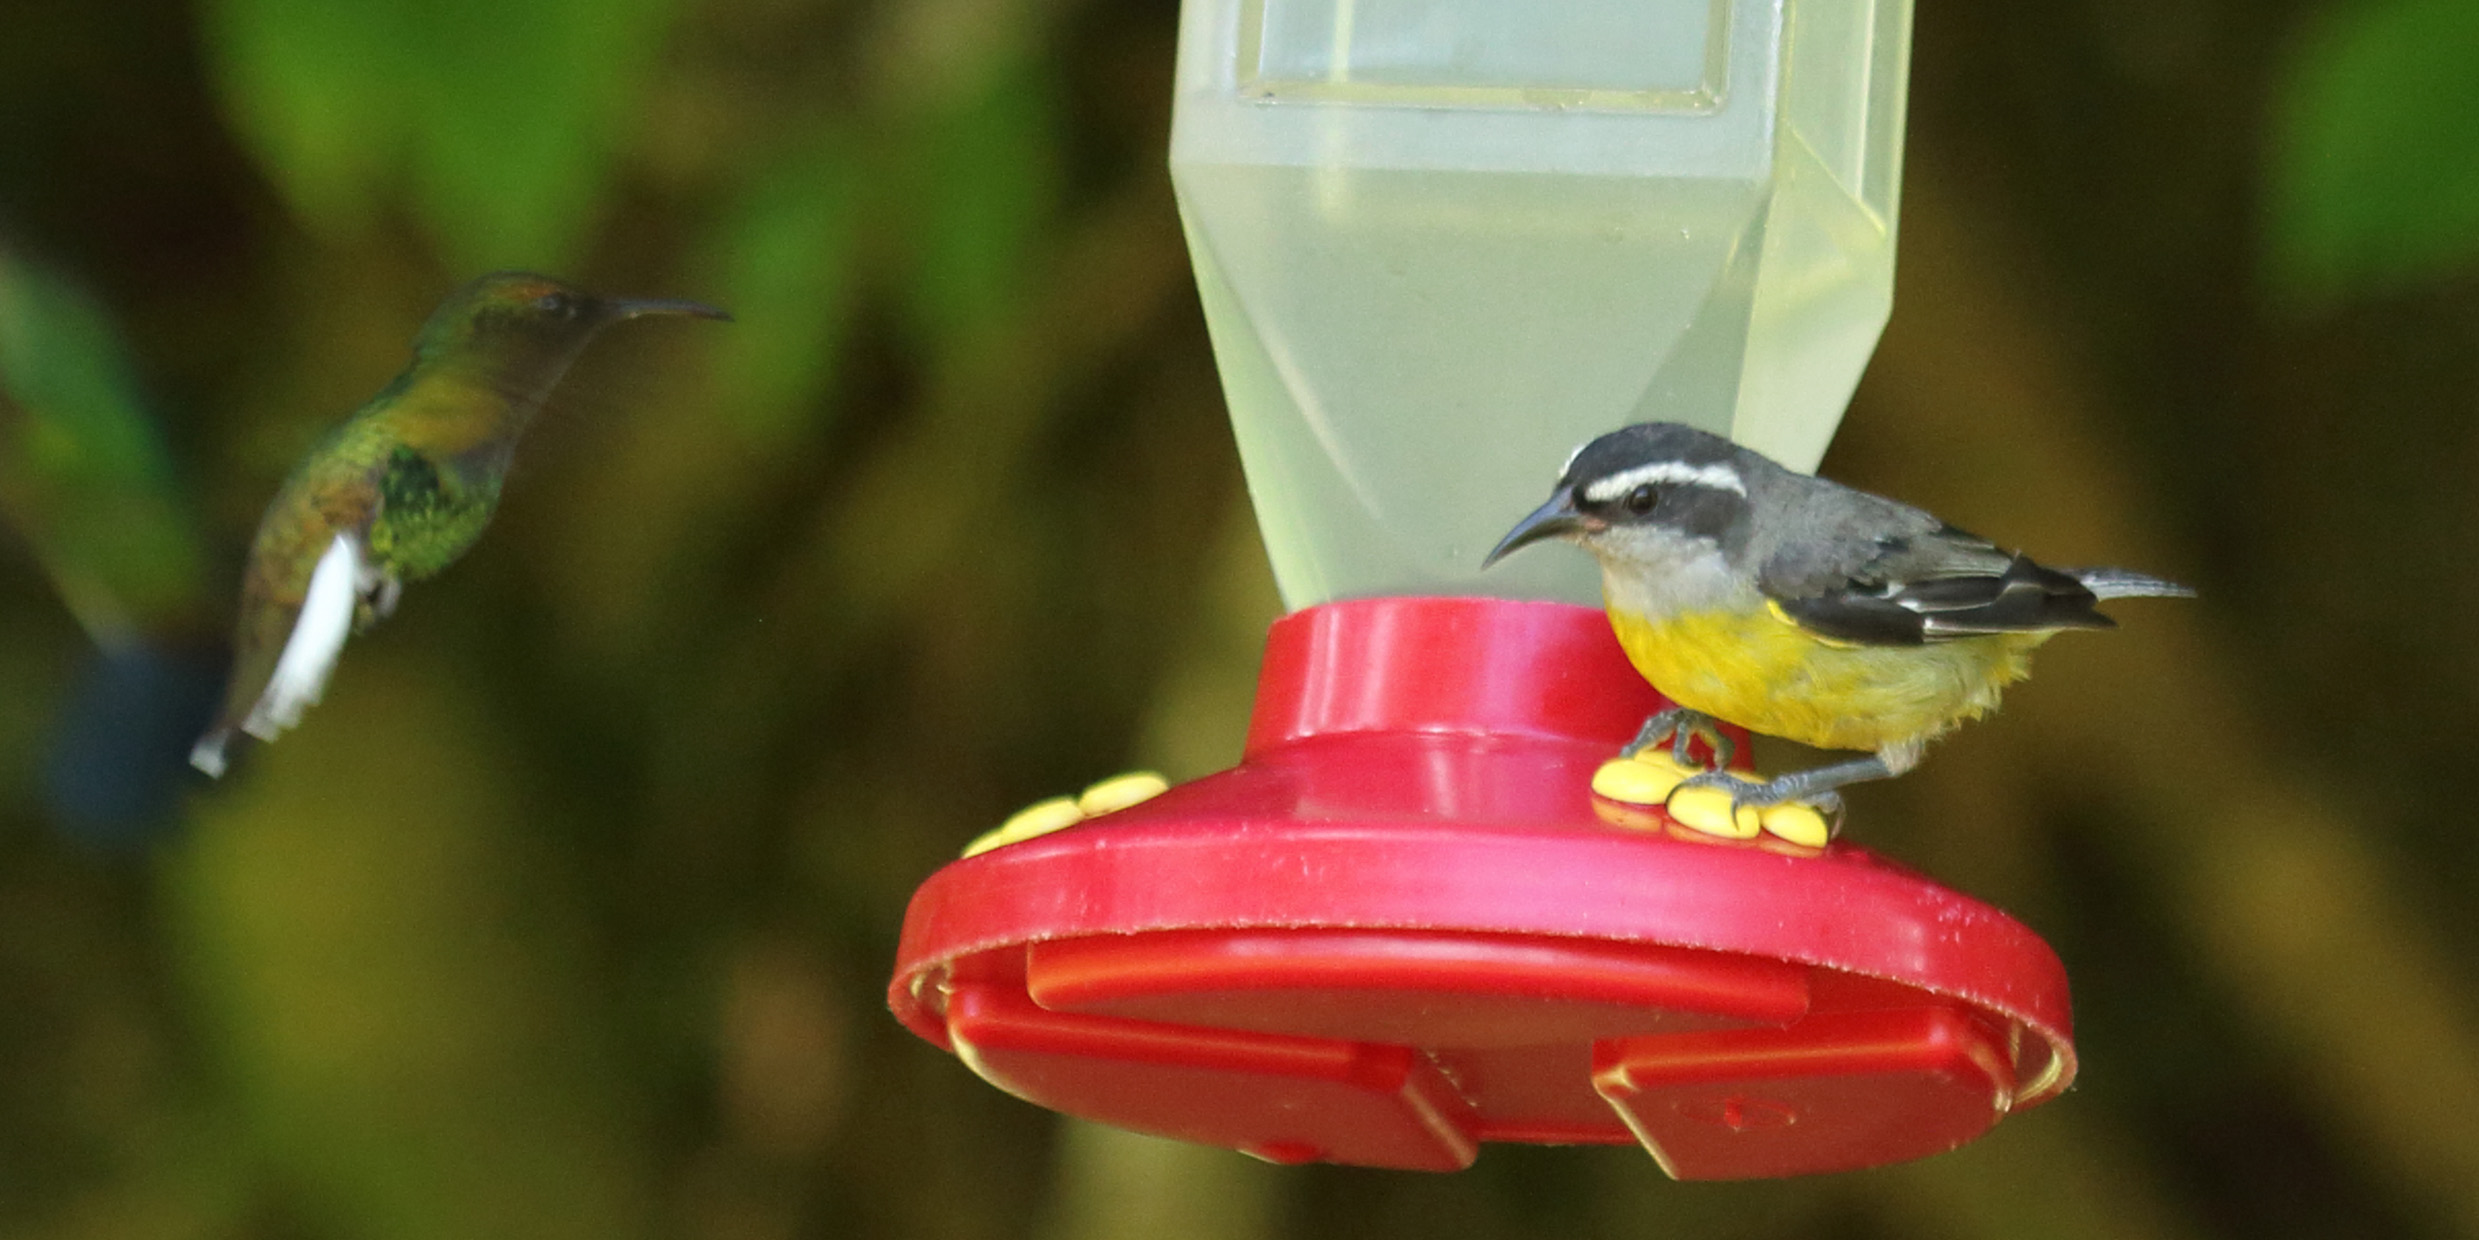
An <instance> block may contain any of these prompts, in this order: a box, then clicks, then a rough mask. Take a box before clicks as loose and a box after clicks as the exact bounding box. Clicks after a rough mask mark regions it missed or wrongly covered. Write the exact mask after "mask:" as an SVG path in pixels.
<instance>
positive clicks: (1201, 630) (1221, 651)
mask: <svg viewBox="0 0 2479 1240" xmlns="http://www.w3.org/2000/svg"><path fill="white" fill-rule="evenodd" d="M1281 611H1282V603H1281V600H1280V599H1279V597H1278V596H1277V595H1276V594H1275V593H1274V575H1273V572H1272V570H1271V569H1269V568H1268V567H1267V565H1266V561H1265V548H1264V546H1263V545H1262V544H1260V543H1259V542H1258V541H1257V523H1256V512H1255V510H1254V509H1252V508H1250V507H1249V505H1248V500H1247V497H1246V496H1245V495H1244V494H1242V495H1236V496H1234V498H1233V501H1232V504H1231V507H1230V510H1229V511H1228V512H1226V513H1225V514H1224V517H1223V533H1222V536H1221V537H1220V538H1219V539H1217V540H1216V542H1215V545H1214V547H1213V549H1212V555H1211V562H1210V563H1209V564H1208V565H1207V566H1206V588H1205V590H1204V592H1203V594H1202V595H1201V597H1200V606H1199V607H1198V608H1197V614H1196V616H1195V617H1194V618H1193V619H1192V620H1191V621H1190V622H1189V624H1188V625H1187V627H1186V632H1187V634H1188V644H1187V648H1186V649H1185V650H1184V651H1182V652H1181V654H1180V656H1179V657H1178V658H1177V659H1176V660H1175V661H1174V662H1173V665H1172V669H1171V671H1170V673H1169V674H1168V675H1166V676H1165V677H1164V678H1163V680H1162V684H1161V687H1160V688H1159V689H1158V690H1157V691H1156V693H1155V695H1154V701H1153V704H1152V706H1151V708H1150V709H1149V710H1148V711H1147V717H1146V720H1145V724H1144V728H1143V732H1142V734H1141V737H1140V739H1139V741H1138V743H1137V755H1136V763H1137V765H1138V766H1140V767H1147V768H1151V769H1154V770H1159V771H1162V772H1164V773H1165V774H1167V775H1169V776H1170V777H1171V778H1173V779H1193V778H1195V777H1197V776H1200V775H1205V774H1209V773H1211V772H1213V771H1215V770H1217V769H1220V768H1222V767H1225V766H1228V765H1230V764H1231V763H1233V762H1236V761H1238V760H1239V751H1240V742H1241V740H1242V739H1243V738H1244V737H1245V736H1246V735H1247V731H1248V708H1249V703H1250V702H1251V700H1252V699H1253V697H1254V695H1255V691H1256V682H1257V664H1258V661H1259V657H1260V655H1261V654H1262V652H1263V649H1264V644H1265V628H1266V625H1267V624H1268V623H1270V622H1271V621H1272V620H1273V618H1274V617H1275V616H1277V615H1279V614H1281ZM1058 1151H1059V1152H1058V1158H1059V1163H1058V1171H1057V1176H1056V1180H1055V1183H1054V1188H1053V1197H1052V1201H1051V1217H1050V1220H1049V1223H1048V1225H1047V1227H1046V1229H1045V1233H1044V1236H1045V1240H1151V1238H1152V1237H1156V1236H1179V1237H1183V1238H1186V1240H1264V1238H1270V1237H1272V1236H1274V1235H1276V1234H1277V1232H1276V1229H1275V1222H1276V1216H1277V1215H1278V1214H1279V1210H1278V1206H1279V1205H1280V1201H1281V1193H1282V1190H1283V1188H1284V1186H1285V1185H1286V1184H1287V1183H1288V1181H1287V1180H1286V1179H1285V1178H1284V1173H1283V1172H1282V1171H1281V1170H1279V1169H1277V1168H1274V1167H1271V1166H1267V1165H1266V1164H1263V1163H1259V1162H1256V1161H1254V1160H1252V1159H1250V1158H1248V1157H1246V1156H1245V1155H1241V1154H1235V1153H1233V1152H1231V1151H1229V1150H1223V1149H1216V1148H1213V1147H1211V1146H1204V1145H1190V1144H1188V1143H1186V1142H1182V1141H1169V1140H1164V1139H1162V1138H1160V1137H1148V1136H1142V1135H1139V1134H1136V1133H1132V1132H1125V1131H1122V1130H1120V1129H1116V1128H1110V1127H1106V1126H1103V1125H1100V1124H1094V1123H1088V1122H1086V1121H1084V1120H1079V1119H1072V1118H1070V1119H1063V1120H1062V1121H1061V1122H1060V1130H1059V1145H1058Z"/></svg>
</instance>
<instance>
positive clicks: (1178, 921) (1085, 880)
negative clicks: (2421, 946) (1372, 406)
mask: <svg viewBox="0 0 2479 1240" xmlns="http://www.w3.org/2000/svg"><path fill="white" fill-rule="evenodd" d="M1663 705H1664V703H1663V702H1662V701H1661V699H1660V698H1659V697H1658V696H1656V695H1655V694H1654V693H1653V692H1652V690H1651V689H1650V688H1649V687H1647V686H1646V685H1645V684H1644V682H1643V680H1642V678H1640V677H1639V676H1637V675H1636V673H1635V672H1634V671H1633V669H1631V668H1629V667H1628V666H1627V663H1626V661H1625V658H1624V656H1623V655H1622V654H1621V653H1620V652H1619V649H1618V645H1617V643H1616V641H1615V640H1614V639H1613V638H1612V637H1611V635H1610V631H1609V626H1608V622H1607V621H1606V620H1605V619H1604V618H1603V616H1602V615H1601V613H1600V612H1598V611H1595V610H1592V609H1588V608H1582V607H1573V606H1568V605H1565V604H1558V603H1532V602H1504V601H1498V600H1491V599H1472V598H1384V599H1369V600H1362V601H1357V602H1344V603H1330V604H1326V605H1324V606H1320V607H1313V608H1309V609H1307V610H1304V611H1301V612H1298V613H1295V614H1293V615H1291V616H1288V617H1285V618H1284V619H1283V620H1281V621H1280V622H1278V623H1277V624H1276V625H1275V626H1274V629H1273V633H1272V635H1271V637H1270V639H1269V641H1268V645H1267V650H1266V659H1265V669H1264V672H1263V675H1262V678H1261V681H1260V684H1259V690H1258V701H1257V707H1256V714H1255V717H1254V719H1253V720H1252V722H1251V725H1250V731H1249V741H1248V747H1247V752H1246V755H1245V757H1244V759H1243V761H1242V762H1241V763H1240V765H1239V766H1237V767H1235V768H1233V769H1231V770H1228V771H1224V772H1222V773H1221V774H1218V775H1212V776H1208V777H1206V778H1204V779H1200V780H1197V781H1195V782H1193V783H1189V784H1185V785H1182V786H1180V787H1177V788H1173V789H1171V790H1170V791H1168V792H1165V793H1163V794H1162V795H1160V796H1158V797H1155V798H1153V799H1152V800H1149V801H1145V802H1143V803H1141V804H1138V805H1136V806H1134V807H1131V808H1128V809H1124V810H1120V811H1118V812H1116V813H1112V814H1108V815H1104V816H1103V817H1100V818H1097V819H1094V820H1092V821H1090V822H1088V823H1086V824H1084V825H1080V826H1077V827H1074V828H1071V829H1068V830H1065V831H1061V832H1058V833H1055V834H1052V835H1047V836H1043V837H1040V838H1037V839H1033V840H1029V841H1026V842H1023V843H1018V844H1013V845H1009V846H1006V847H1002V848H998V849H996V850H994V851H991V852H987V853H983V854H981V855H979V856H975V857H971V858H968V859H966V860H962V861H958V862H955V863H954V864H951V865H949V866H947V867H946V868H945V869H942V870H940V871H939V872H938V873H937V874H935V875H933V876H932V877H931V878H930V880H929V881H928V882H927V883H925V884H923V886H922V887H921V889H920V891H919V892H917V893H915V895H914V897H913V901H912V907H911V909H910V910H909V911H908V913H907V915H906V918H905V923H904V934H903V942H902V945H901V947H900V949H899V951H898V956H897V962H896V973H895V978H894V981H893V983H892V986H891V988H890V991H889V998H890V1002H891V1003H892V1005H893V1007H894V1009H895V1013H896V1015H897V1017H898V1018H899V1019H901V1020H902V1021H903V1022H904V1023H905V1024H906V1025H907V1026H909V1027H910V1028H911V1029H913V1030H914V1031H915V1032H916V1033H919V1034H920V1035H921V1036H922V1037H924V1038H926V1039H928V1040H930V1041H931V1042H933V1043H936V1044H937V1045H939V1046H942V1047H945V1048H948V1049H950V1050H953V1051H954V1052H955V1053H956V1054H958V1055H959V1056H960V1057H962V1058H963V1059H964V1060H965V1062H966V1063H968V1064H969V1065H971V1066H972V1068H973V1070H974V1071H976V1072H978V1073H980V1074H981V1075H982V1076H984V1077H985V1078H987V1079H989V1080H990V1081H991V1082H992V1083H993V1084H996V1085H998V1086H999V1087H1000V1088H1002V1089H1005V1090H1008V1091H1009V1092H1011V1093H1014V1094H1016V1095H1018V1096H1020V1097H1023V1098H1026V1099H1028V1100H1031V1101H1033V1102H1036V1103H1039V1104H1041V1105H1044V1106H1048V1107H1053V1108H1055V1109H1057V1110H1061V1111H1065V1112H1068V1113H1070V1114H1075V1115H1081V1116H1085V1117H1087V1118H1091V1119H1095V1120H1100V1121H1103V1122H1106V1123H1112V1124H1118V1125H1121V1126H1123V1127H1128V1128H1133V1129H1137V1130H1139V1131H1144V1132H1153V1133H1160V1134H1164V1135H1168V1136H1175V1137H1181V1138H1184V1139H1187V1140H1192V1141H1200V1142H1205V1143H1209V1144H1215V1145H1223V1146H1228V1147H1230V1148H1234V1149H1239V1150H1245V1151H1247V1152H1249V1153H1252V1154H1256V1155H1258V1156H1260V1157H1264V1158H1268V1159H1271V1160H1273V1161H1276V1162H1304V1161H1316V1160H1324V1161H1332V1162H1343V1163H1354V1164H1360V1165H1367V1166H1382V1167H1402V1168H1411V1169H1420V1170H1437V1171H1445V1170H1454V1169H1458V1168H1461V1167H1464V1166H1467V1165H1469V1164H1470V1163H1471V1161H1472V1159H1473V1158H1474V1157H1475V1156H1476V1155H1477V1153H1478V1150H1479V1147H1480V1145H1481V1144H1482V1143H1484V1142H1489V1141H1524V1142H1536V1143H1611V1144H1616V1143H1629V1142H1636V1143H1641V1144H1642V1145H1643V1146H1644V1147H1645V1148H1646V1149H1648V1150H1649V1151H1651V1152H1652V1154H1653V1156H1654V1157H1655V1158H1656V1159H1657V1160H1658V1161H1659V1162H1660V1164H1661V1166H1662V1168H1663V1169H1664V1170H1666V1171H1668V1172H1669V1173H1670V1174H1671V1175H1673V1176H1676V1177H1678V1178H1681V1179H1736V1178H1747V1177H1756V1176H1780V1175H1797V1174H1803V1173H1808V1172H1819V1171H1836V1170H1844V1169H1849V1168H1855V1167H1865V1166H1872V1165H1877V1164H1881V1163H1888V1162H1895V1161H1899V1160H1902V1159H1906V1158H1915V1157H1920V1156H1922V1155H1926V1154H1932V1153H1937V1152H1939V1151H1942V1150H1947V1149H1951V1148H1953V1147H1955V1146H1958V1145H1961V1144H1963V1143H1964V1142H1967V1141H1970V1140H1972V1139H1973V1138H1975V1137H1978V1136H1979V1135H1980V1134H1981V1133H1983V1132H1985V1131H1987V1130H1988V1128H1989V1127H1990V1126H1992V1125H1993V1124H1995V1123H1996V1122H1997V1121H1998V1120H1999V1119H2000V1118H2001V1117H2003V1116H2004V1115H2005V1114H2006V1113H2007V1112H2008V1111H2010V1110H2013V1109H2019V1108H2021V1107H2025V1106H2029V1105H2032V1104H2035V1103H2038V1102H2041V1101H2045V1100H2046V1099H2048V1098H2050V1097H2053V1096H2054V1095H2055V1094H2056V1093H2058V1092H2059V1091H2060V1090H2062V1089H2064V1088H2065V1086H2066V1085H2067V1083H2068V1082H2069V1081H2070V1080H2071V1079H2072V1077H2073V1075H2074V1052H2073V1046H2072V1043H2071V1041H2070V1040H2069V1017H2068V1000H2067V991H2066V979H2065V974H2064V971H2063V969H2062V968H2061V967H2060V966H2059V964H2058V961H2057V957H2056V956H2055V954H2053V953H2052V952H2050V950H2049V949H2048V947H2047V945H2046V944H2044V943H2042V942H2041V941H2040V940H2039V939H2038V938H2037V937H2035V936H2034V935H2033V934H2032V933H2031V932H2030V931H2029V930H2027V929H2025V928H2024V927H2023V926H2022V925H2020V924H2019V923H2017V922H2015V921H2014V920H2012V919H2011V918H2009V917H2007V916H2006V915H2005V914H2003V913H2001V912H1999V911H1997V910H1996V909H1993V908H1991V907H1989V906H1987V905H1985V904H1982V903H1980V902H1978V901H1975V900H1972V899H1970V898H1968V897H1966V896H1962V895H1959V894H1957V893H1955V892H1953V891H1949V890H1947V889H1945V888H1943V887H1940V886H1937V885H1936V884H1934V883H1931V882H1928V881H1927V880H1925V879H1922V878H1920V877H1918V876H1916V875H1913V874H1910V873H1908V872H1906V871H1903V870H1901V869H1899V868H1897V867H1895V866H1892V865H1890V864H1888V863H1886V862H1883V861H1880V860H1878V859H1876V858H1874V857H1871V856H1869V855H1868V854H1867V853H1865V852H1864V851H1862V850H1860V849H1858V848H1855V847H1851V846H1849V845H1844V844H1835V845H1833V846H1830V847H1828V848H1826V849H1824V850H1821V851H1819V850H1813V849H1801V848H1797V847H1794V846H1790V845H1786V844H1782V843H1780V842H1779V841H1773V842H1769V843H1758V842H1754V841H1749V842H1737V841H1722V840H1714V839H1712V838H1710V837H1705V836H1698V835H1692V834H1685V833H1680V832H1677V831H1675V830H1674V829H1669V828H1668V827H1667V824H1666V821H1665V820H1664V819H1663V817H1662V815H1661V814H1660V813H1659V812H1658V811H1653V810H1642V809H1634V808H1629V807H1622V806H1618V805H1615V804H1613V803H1611V802H1608V801H1604V800H1601V799H1599V798H1596V797H1594V796H1593V795H1592V793H1591V791H1590V781H1591V778H1592V773H1593V770H1594V768H1595V767H1596V766H1598V765H1599V764H1600V763H1601V762H1602V761H1603V760H1605V759H1607V758H1608V757H1609V756H1610V755H1611V754H1612V753H1613V752H1614V751H1615V750H1616V748H1617V747H1618V746H1619V745H1621V744H1623V743H1625V742H1626V740H1627V739H1628V738H1629V737H1631V736H1632V735H1633V734H1634V732H1635V729H1636V727H1637V726H1638V725H1639V724H1641V723H1642V721H1643V719H1644V717H1645V716H1646V715H1648V714H1650V713H1652V712H1653V711H1655V710H1657V709H1659V708H1660V707H1661V706H1663Z"/></svg>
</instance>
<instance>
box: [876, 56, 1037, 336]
mask: <svg viewBox="0 0 2479 1240" xmlns="http://www.w3.org/2000/svg"><path fill="white" fill-rule="evenodd" d="M1055 96H1056V87H1055V84H1054V83H1053V81H1052V80H1051V72H1050V70H1049V68H1048V67H1047V66H1046V65H1045V64H1044V63H1043V62H1041V61H1037V60H1026V61H1022V62H1018V63H1016V64H1013V65H1010V66H1008V67H1007V68H1004V69H1002V70H1000V71H998V72H996V73H993V74H992V75H991V76H990V79H989V81H988V82H987V83H986V84H984V85H983V86H982V87H981V89H979V90H977V91H973V92H970V93H968V94H966V95H964V96H963V97H961V98H958V99H956V100H953V101H951V102H950V103H949V104H948V105H947V106H946V107H945V108H944V109H942V110H940V111H939V112H938V113H937V114H936V115H934V116H932V117H931V118H930V120H929V123H928V126H927V132H925V133H924V134H923V135H922V137H921V140H920V146H919V151H920V158H921V159H922V161H923V162H922V164H921V166H920V170H919V177H920V180H919V189H920V192H921V194H922V196H923V201H922V203H921V211H920V215H919V217H918V218H917V219H915V220H914V221H913V223H912V227H913V244H914V247H915V249H914V253H915V256H916V261H917V263H918V269H917V271H916V272H915V277H914V279H913V281H912V283H911V287H910V292H911V294H912V297H913V306H912V309H913V312H914V316H915V318H916V319H917V320H918V321H919V323H920V324H921V326H922V327H923V329H924V330H925V331H926V332H927V333H928V334H929V335H930V336H931V338H932V339H939V340H943V339H948V338H952V337H954V336H957V335H961V334H965V333H969V332H970V331H972V330H973V329H975V328H978V327H980V326H981V325H983V324H984V323H987V322H988V321H989V320H990V318H991V317H992V316H993V315H994V314H996V313H998V312H1000V311H1003V310H1005V309H1006V308H1007V307H1009V306H1010V305H1012V304H1013V303H1014V302H1015V301H1016V299H1017V298H1019V297H1021V296H1022V295H1023V293H1024V291H1025V289H1026V287H1027V286H1028V285H1029V283H1030V281H1031V276H1032V267H1033V262H1032V260H1033V255H1034V252H1035V249H1036V247H1037V245H1038V243H1039V242H1040V240H1041V238H1042V234H1043V232H1044V231H1045V230H1046V229H1047V228H1048V226H1049V225H1050V223H1051V218H1052V215H1053V213H1054V212H1055V210H1056V208H1057V206H1058V199H1059V189H1060V181H1061V168H1060V123H1059V116H1058V106H1057V101H1056V98H1055Z"/></svg>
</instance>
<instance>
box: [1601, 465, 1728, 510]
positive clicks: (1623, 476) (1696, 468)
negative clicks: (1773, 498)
mask: <svg viewBox="0 0 2479 1240" xmlns="http://www.w3.org/2000/svg"><path fill="white" fill-rule="evenodd" d="M1648 482H1651V483H1667V484H1669V485H1671V486H1689V487H1710V488H1712V489H1713V490H1716V491H1736V492H1738V493H1739V494H1740V495H1745V494H1747V483H1746V482H1745V481H1743V480H1741V479H1740V477H1739V471H1738V470H1735V469H1732V468H1731V467H1729V466H1728V465H1724V464H1721V463H1719V462H1715V463H1714V464H1711V465H1690V464H1688V463H1687V462H1685V461H1655V462H1653V463H1652V464H1650V465H1638V466H1636V467H1635V468H1633V469H1626V470H1620V471H1619V472H1617V473H1614V474H1611V475H1610V476H1609V477H1607V478H1603V479H1602V480H1600V481H1599V482H1596V483H1593V484H1592V485H1591V486H1588V487H1585V488H1584V498H1585V499H1587V500H1590V501H1591V502H1593V503H1596V504H1606V503H1608V502H1610V501H1611V500H1614V499H1617V498H1618V497H1619V496H1621V495H1625V494H1626V493H1627V492H1629V491H1632V490H1634V489H1636V488H1637V487H1640V486H1643V485H1644V484H1645V483H1648Z"/></svg>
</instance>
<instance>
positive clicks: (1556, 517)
mask: <svg viewBox="0 0 2479 1240" xmlns="http://www.w3.org/2000/svg"><path fill="white" fill-rule="evenodd" d="M1583 529H1584V514H1582V513H1580V512H1577V511H1576V510H1575V492H1574V490H1573V489H1572V488H1569V487H1560V488H1558V493H1557V494H1556V495H1553V496H1551V497H1550V498H1549V502H1548V503H1546V504H1543V505H1541V506H1540V507H1538V508H1535V509H1533V510H1532V515H1531V516H1528V517H1525V518H1524V519H1523V520H1521V521H1518V522H1516V523H1515V528H1514V529H1511V530H1508V531H1507V532H1506V537H1504V538H1501V539H1499V540H1498V545H1497V546H1495V547H1492V548H1490V550H1489V555H1488V556H1487V557H1486V558H1484V559H1482V560H1481V567H1482V568H1487V567H1489V566H1490V565H1492V564H1495V563H1497V562H1498V561H1499V560H1501V559H1504V558H1505V557H1506V555H1507V553H1508V552H1511V551H1514V550H1515V549H1517V548H1519V547H1525V546H1529V545H1531V544H1533V543H1536V542H1539V541H1541V540H1542V539H1544V538H1565V537H1567V536H1568V535H1570V534H1579V533H1582V532H1583Z"/></svg>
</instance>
